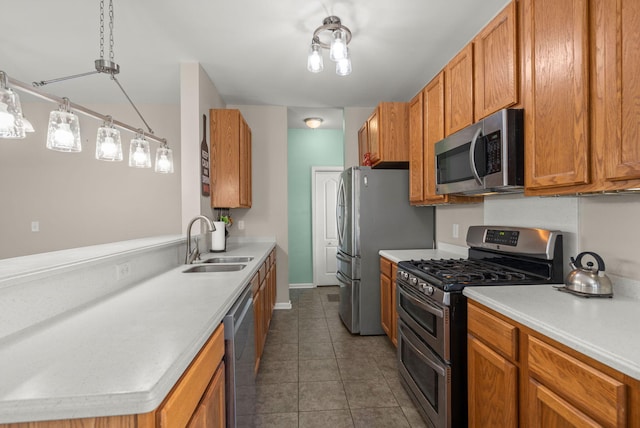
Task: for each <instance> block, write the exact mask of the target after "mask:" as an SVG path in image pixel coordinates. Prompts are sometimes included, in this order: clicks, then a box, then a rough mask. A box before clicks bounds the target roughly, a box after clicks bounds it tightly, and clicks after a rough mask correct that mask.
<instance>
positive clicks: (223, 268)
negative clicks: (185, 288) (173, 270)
mask: <svg viewBox="0 0 640 428" xmlns="http://www.w3.org/2000/svg"><path fill="white" fill-rule="evenodd" d="M245 267H247V265H196V266H193V267H190V268H189V269H187V270H185V271H183V272H184V273H198V272H234V271H238V270H242V269H244V268H245Z"/></svg>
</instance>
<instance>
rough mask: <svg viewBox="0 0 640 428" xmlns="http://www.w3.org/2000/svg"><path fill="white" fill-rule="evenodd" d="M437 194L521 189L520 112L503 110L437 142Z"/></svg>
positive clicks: (521, 142) (522, 177) (522, 150)
mask: <svg viewBox="0 0 640 428" xmlns="http://www.w3.org/2000/svg"><path fill="white" fill-rule="evenodd" d="M435 156H436V159H435V161H436V193H437V194H439V195H445V194H449V193H457V194H464V195H483V194H491V193H515V192H522V191H523V189H524V130H523V111H522V110H521V109H503V110H500V111H497V112H496V113H494V114H492V115H490V116H488V117H486V118H484V119H482V120H481V121H479V122H477V123H474V124H473V125H471V126H468V127H466V128H464V129H462V130H460V131H458V132H456V133H455V134H452V135H450V136H448V137H447V138H445V139H444V140H442V141H439V142H437V143H436V146H435Z"/></svg>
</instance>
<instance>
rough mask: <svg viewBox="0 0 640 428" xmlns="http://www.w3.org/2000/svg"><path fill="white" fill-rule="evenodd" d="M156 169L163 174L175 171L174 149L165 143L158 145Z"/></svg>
mask: <svg viewBox="0 0 640 428" xmlns="http://www.w3.org/2000/svg"><path fill="white" fill-rule="evenodd" d="M155 171H156V172H159V173H161V174H171V173H173V151H172V150H171V149H170V148H169V147H167V146H164V145H163V146H160V147H158V151H157V152H156V169H155Z"/></svg>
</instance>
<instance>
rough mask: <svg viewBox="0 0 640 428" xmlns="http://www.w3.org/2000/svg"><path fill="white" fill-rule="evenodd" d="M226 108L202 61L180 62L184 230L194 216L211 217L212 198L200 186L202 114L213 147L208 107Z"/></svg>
mask: <svg viewBox="0 0 640 428" xmlns="http://www.w3.org/2000/svg"><path fill="white" fill-rule="evenodd" d="M212 108H225V103H224V101H223V100H222V98H221V97H220V94H219V93H218V90H217V89H216V87H215V85H214V84H213V82H212V81H211V79H210V78H209V75H207V73H206V72H205V71H204V70H203V69H202V67H201V66H200V64H199V63H197V62H190V63H182V64H180V109H181V110H180V121H181V123H182V129H181V137H182V141H181V142H182V148H181V150H182V153H183V156H182V169H181V171H182V174H181V176H182V186H181V187H182V189H181V190H182V192H181V198H182V210H181V224H182V232H183V233H186V230H187V224H188V223H189V220H191V219H192V218H193V217H195V216H197V215H199V214H204V215H207V216H209V217H211V215H210V214H211V201H210V198H209V197H203V196H202V192H201V187H200V143H201V141H202V115H206V116H207V143H208V144H209V147H211V141H210V139H211V136H210V131H211V130H210V128H209V109H212Z"/></svg>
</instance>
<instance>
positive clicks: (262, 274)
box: [258, 262, 267, 283]
mask: <svg viewBox="0 0 640 428" xmlns="http://www.w3.org/2000/svg"><path fill="white" fill-rule="evenodd" d="M258 273H259V274H260V282H261V283H262V282H263V281H264V280H265V278H266V277H267V262H264V263H262V266H260V270H259V271H258Z"/></svg>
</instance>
